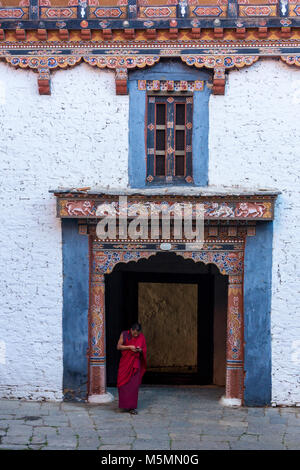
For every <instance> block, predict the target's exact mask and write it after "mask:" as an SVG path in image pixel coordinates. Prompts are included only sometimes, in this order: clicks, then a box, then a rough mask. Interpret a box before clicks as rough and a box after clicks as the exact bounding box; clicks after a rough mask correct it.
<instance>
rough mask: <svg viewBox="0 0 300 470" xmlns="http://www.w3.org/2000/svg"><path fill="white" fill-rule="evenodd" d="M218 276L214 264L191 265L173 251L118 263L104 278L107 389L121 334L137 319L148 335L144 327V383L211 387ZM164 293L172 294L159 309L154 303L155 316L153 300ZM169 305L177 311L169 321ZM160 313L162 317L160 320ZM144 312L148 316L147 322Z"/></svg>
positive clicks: (113, 373)
mask: <svg viewBox="0 0 300 470" xmlns="http://www.w3.org/2000/svg"><path fill="white" fill-rule="evenodd" d="M216 275H218V276H219V277H220V276H221V277H222V275H220V273H219V271H218V269H217V268H216V266H214V265H204V264H202V263H194V261H192V260H186V259H184V258H182V257H180V256H177V255H176V254H175V253H158V254H157V255H155V256H151V257H150V258H149V259H148V260H146V259H141V260H139V261H138V262H130V263H128V264H124V263H120V264H118V265H116V266H115V268H114V270H113V272H112V273H111V274H109V275H106V276H105V299H106V316H105V317H106V358H107V360H106V361H107V362H106V371H107V385H108V386H116V381H117V371H118V365H119V360H120V354H121V353H120V352H119V351H118V350H117V349H116V345H117V342H118V339H119V336H120V333H121V331H123V330H126V329H129V328H130V326H131V324H132V323H133V322H136V321H140V322H141V323H142V327H143V323H144V326H145V327H146V330H147V331H148V334H147V331H145V328H143V332H144V334H145V336H146V341H147V347H148V358H149V359H150V363H149V362H148V365H149V367H148V370H147V372H146V373H145V375H144V378H143V384H178V385H179V384H189V385H190V384H197V385H208V384H213V383H214V381H213V380H214V307H215V278H216ZM224 277H225V276H224ZM156 286H157V289H158V290H157V289H156ZM185 286H187V289H185ZM166 289H167V290H170V291H171V292H170V293H169V297H168V298H166V299H165V301H164V302H163V303H162V307H161V306H160V304H158V306H157V305H156V314H153V312H154V305H155V300H153V297H155V298H156V300H157V298H158V297H159V296H160V298H161V296H162V295H163V294H162V292H166ZM149 292H150V294H149ZM157 292H158V293H157ZM195 292H196V295H195ZM141 293H142V295H141ZM191 293H192V294H193V299H191V298H190V296H191ZM147 296H148V297H147ZM170 296H171V297H170ZM183 296H185V299H186V300H184V299H183ZM174 297H175V298H174ZM168 299H169V300H168ZM141 302H142V304H141ZM180 302H181V304H180ZM163 304H164V305H165V307H163ZM168 304H172V305H173V306H174V307H175V309H174V310H175V311H176V312H175V314H174V318H172V320H171V322H170V319H168V318H167V317H168V316H169V315H172V314H173V311H172V307H170V306H169V311H168V308H167V307H168ZM177 304H178V305H177ZM170 308H171V310H170ZM187 309H188V310H187ZM191 309H192V310H193V313H191V312H190V310H191ZM163 310H164V311H165V318H164V319H162V317H161V316H162V315H163V312H162V311H163ZM148 311H151V312H152V315H150V317H149V318H147V312H148ZM160 312H162V313H160ZM154 313H155V312H154ZM141 317H142V318H143V322H142V321H141ZM166 320H169V323H168V321H166ZM195 330H196V331H195ZM147 336H148V338H147ZM150 338H152V339H151V340H150ZM160 345H161V347H160ZM151 348H152V349H151Z"/></svg>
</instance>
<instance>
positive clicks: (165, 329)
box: [138, 282, 198, 373]
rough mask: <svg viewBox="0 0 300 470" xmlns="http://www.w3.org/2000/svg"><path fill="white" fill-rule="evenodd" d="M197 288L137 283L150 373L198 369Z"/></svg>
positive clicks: (193, 286) (168, 284)
mask: <svg viewBox="0 0 300 470" xmlns="http://www.w3.org/2000/svg"><path fill="white" fill-rule="evenodd" d="M197 317H198V285H197V284H180V283H176V284H175V283H173V284H172V283H167V282H165V283H160V282H157V283H154V282H153V283H152V282H139V284H138V319H139V321H140V322H141V324H142V327H143V333H144V335H145V337H146V338H147V343H148V347H147V362H148V370H149V371H153V372H158V373H160V372H167V373H168V372H173V373H176V372H177V373H180V372H183V373H189V372H196V370H197V350H198V345H197V342H198V334H197V328H198V318H197Z"/></svg>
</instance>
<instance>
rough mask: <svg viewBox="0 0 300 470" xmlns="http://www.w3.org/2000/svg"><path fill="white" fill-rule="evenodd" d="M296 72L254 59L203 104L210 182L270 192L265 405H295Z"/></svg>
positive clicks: (299, 107)
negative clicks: (268, 389)
mask: <svg viewBox="0 0 300 470" xmlns="http://www.w3.org/2000/svg"><path fill="white" fill-rule="evenodd" d="M299 90H300V70H299V69H297V68H296V67H295V68H293V67H288V66H287V65H286V64H284V63H283V62H281V61H276V60H272V59H269V60H263V61H262V60H261V61H259V62H257V63H255V64H254V65H253V66H251V67H250V68H248V69H241V70H237V71H231V72H230V73H229V79H228V83H227V85H226V92H225V96H212V97H211V99H210V132H209V148H210V160H209V184H212V185H226V186H232V185H233V186H234V185H236V186H238V185H241V186H245V187H251V188H253V187H258V188H261V189H263V188H277V189H279V190H281V191H282V194H281V195H280V196H279V197H278V200H277V204H276V210H275V222H274V238H273V270H272V277H273V280H272V306H271V308H272V312H271V335H272V401H273V403H275V404H290V405H293V404H296V403H298V404H299V405H300V373H299V372H300V302H299V266H300V246H299V232H300V202H299V201H300V194H299V188H300V185H299V175H300V166H299V157H300V133H299V120H300V91H299Z"/></svg>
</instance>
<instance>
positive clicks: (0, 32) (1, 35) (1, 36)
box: [0, 29, 5, 41]
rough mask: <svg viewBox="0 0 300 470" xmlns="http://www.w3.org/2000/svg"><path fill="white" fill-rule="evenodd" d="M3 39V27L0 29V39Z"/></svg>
mask: <svg viewBox="0 0 300 470" xmlns="http://www.w3.org/2000/svg"><path fill="white" fill-rule="evenodd" d="M4 39H5V32H4V30H3V29H0V41H4Z"/></svg>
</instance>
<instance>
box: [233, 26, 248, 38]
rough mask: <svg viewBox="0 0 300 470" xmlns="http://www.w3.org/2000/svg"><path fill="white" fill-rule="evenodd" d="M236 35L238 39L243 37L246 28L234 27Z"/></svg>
mask: <svg viewBox="0 0 300 470" xmlns="http://www.w3.org/2000/svg"><path fill="white" fill-rule="evenodd" d="M235 34H236V37H237V38H238V39H245V37H246V28H236V32H235Z"/></svg>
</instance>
